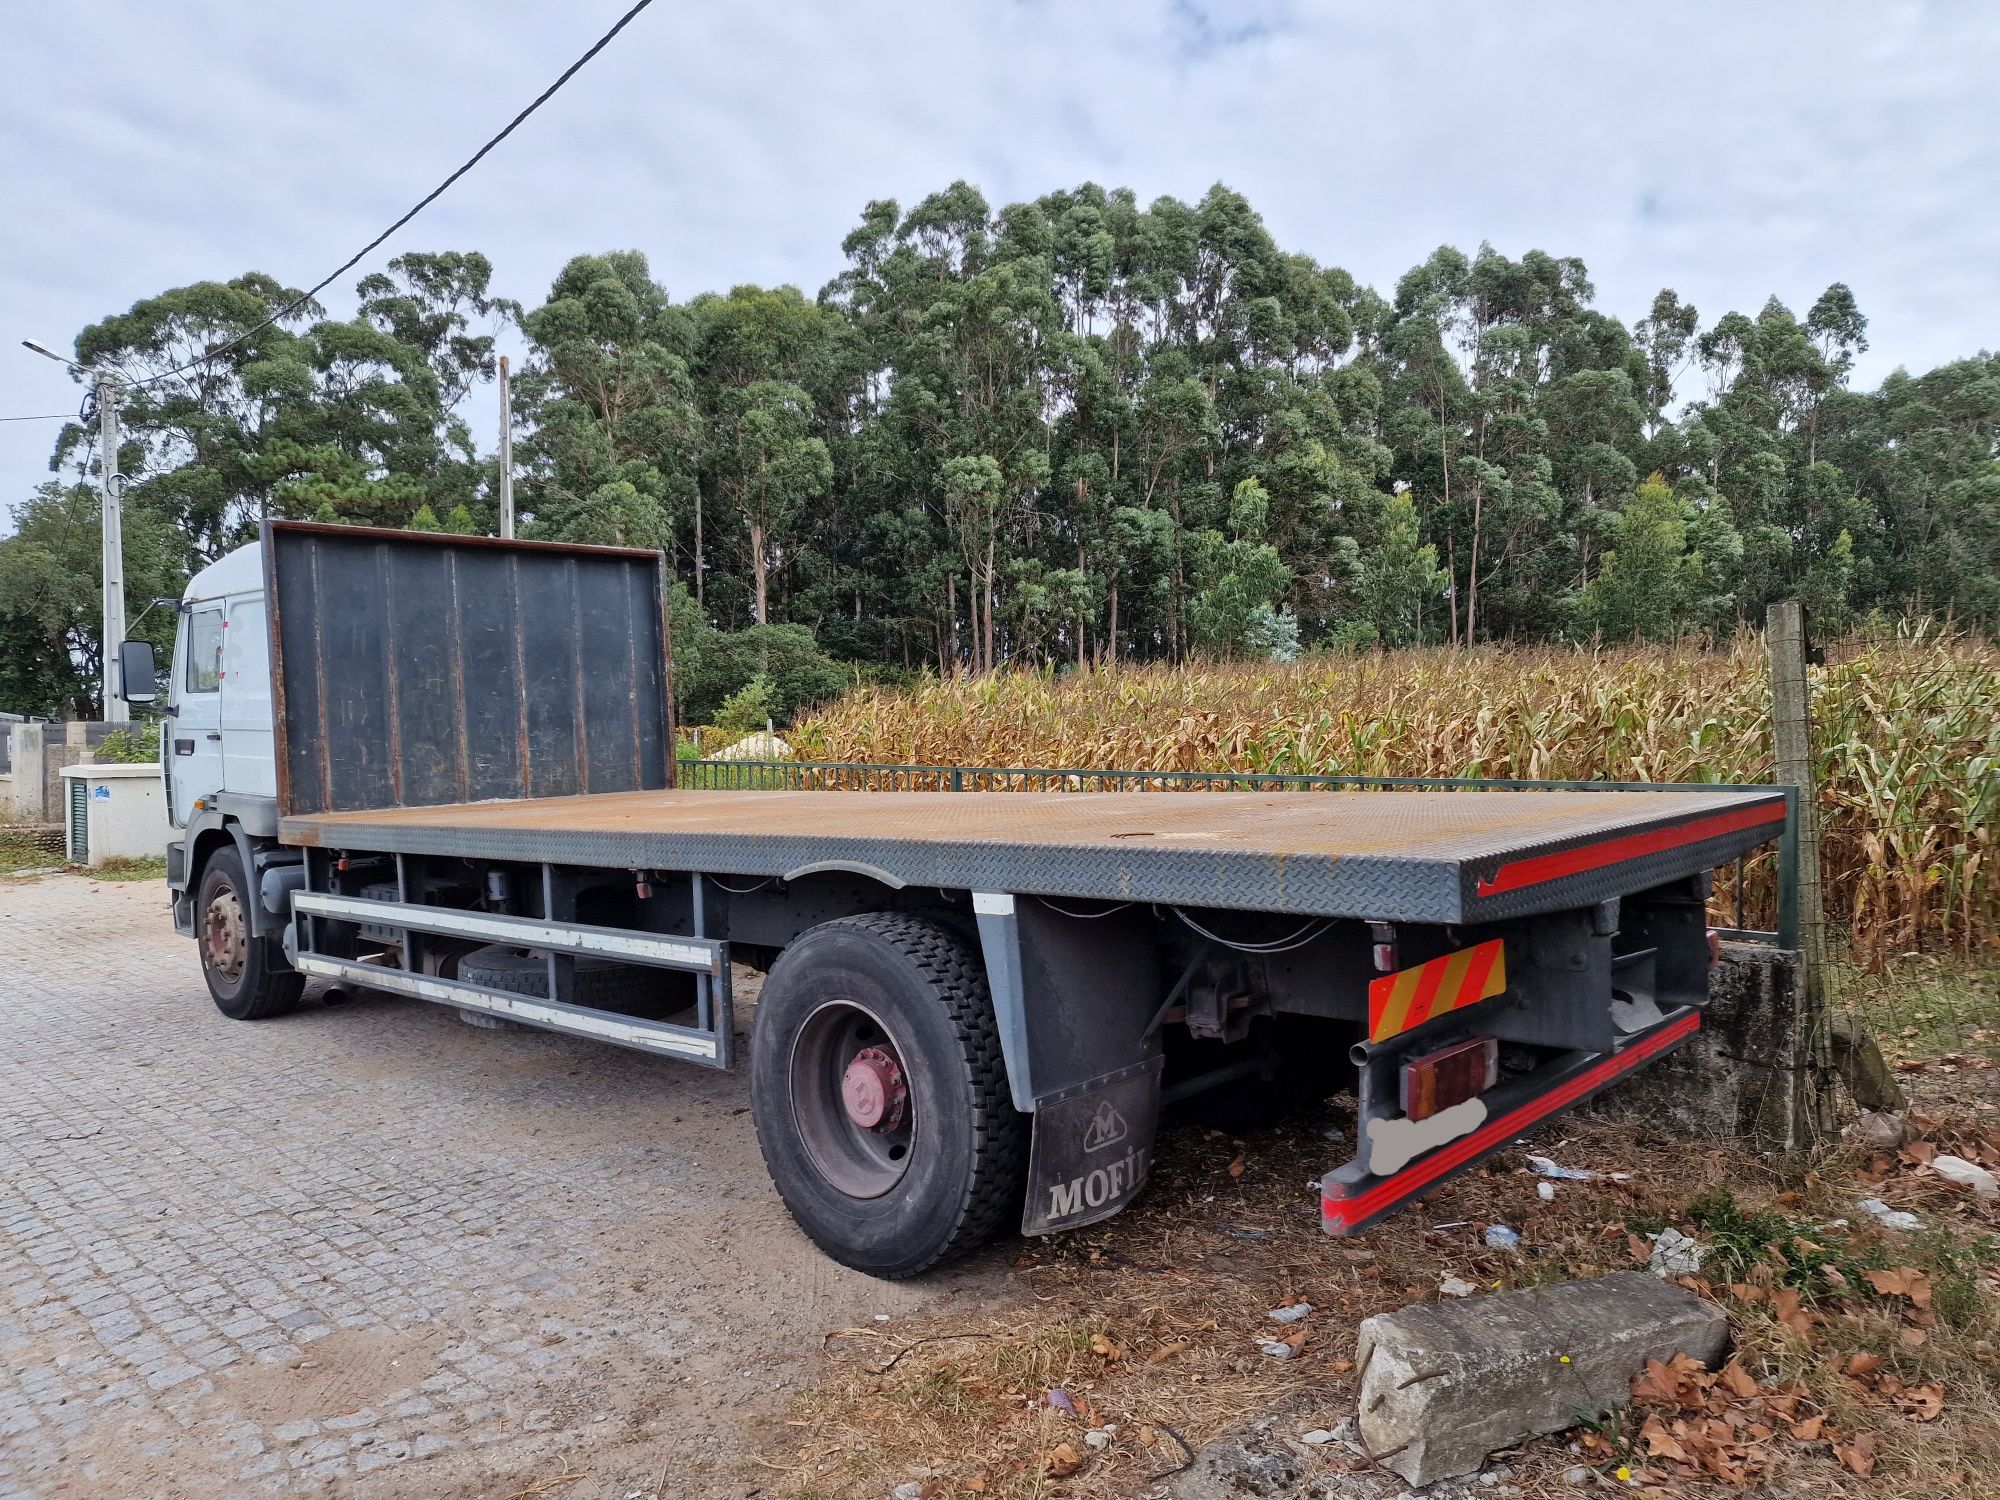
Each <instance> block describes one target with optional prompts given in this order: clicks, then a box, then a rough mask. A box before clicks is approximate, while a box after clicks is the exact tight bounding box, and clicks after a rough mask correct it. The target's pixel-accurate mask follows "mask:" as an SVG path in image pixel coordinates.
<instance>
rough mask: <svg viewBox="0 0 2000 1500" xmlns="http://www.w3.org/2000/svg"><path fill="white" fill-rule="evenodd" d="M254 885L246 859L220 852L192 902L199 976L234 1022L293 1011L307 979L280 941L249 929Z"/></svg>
mask: <svg viewBox="0 0 2000 1500" xmlns="http://www.w3.org/2000/svg"><path fill="white" fill-rule="evenodd" d="M253 899H254V898H253V896H252V895H251V892H250V883H249V881H248V880H247V879H246V878H245V876H244V873H243V858H242V856H241V855H240V854H238V853H237V852H236V850H234V849H218V850H217V851H216V852H215V853H214V854H212V855H210V856H209V861H208V863H207V865H205V866H204V867H203V868H202V872H201V884H200V886H199V887H197V890H196V895H195V903H194V936H195V942H196V944H197V945H198V946H199V947H200V949H201V977H202V978H203V979H205V980H207V981H208V992H209V994H210V995H212V996H213V997H214V999H215V1008H216V1009H217V1010H219V1011H221V1012H222V1013H223V1014H224V1015H225V1016H227V1017H229V1019H230V1020H232V1021H261V1020H263V1019H264V1018H265V1017H266V1016H275V1015H277V1014H278V1013H279V1012H280V1011H286V1010H290V1009H291V1008H292V1006H293V1004H295V1003H296V1002H297V1000H298V998H299V995H300V993H301V992H302V991H303V990H304V989H305V987H306V977H305V975H303V974H300V973H298V972H296V971H295V970H294V969H293V968H292V967H291V966H290V965H289V964H287V963H286V962H285V958H284V954H283V953H282V952H281V951H280V950H279V948H278V945H277V944H276V943H273V942H271V941H270V940H269V939H266V938H259V937H256V936H254V935H253V934H252V933H251V931H250V902H251V901H252V900H253Z"/></svg>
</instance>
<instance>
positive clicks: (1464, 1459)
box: [1356, 1271, 1729, 1485]
mask: <svg viewBox="0 0 2000 1500" xmlns="http://www.w3.org/2000/svg"><path fill="white" fill-rule="evenodd" d="M1728 1344H1729V1320H1728V1319H1727V1318H1726V1317H1724V1316H1723V1313H1722V1309H1721V1308H1719V1307H1716V1306H1714V1305H1713V1304H1711V1303H1707V1302H1704V1301H1702V1300H1701V1298H1699V1297H1697V1296H1696V1295H1695V1294H1694V1293H1693V1292H1690V1291H1688V1290H1687V1289H1686V1288H1684V1287H1679V1286H1674V1285H1671V1284H1670V1283H1668V1282H1665V1281H1662V1280H1660V1279H1659V1278H1658V1277H1655V1276H1650V1275H1648V1274H1646V1273H1645V1272H1643V1271H1621V1272H1619V1273H1618V1274H1616V1275H1614V1276H1600V1277H1598V1278H1597V1279H1596V1280H1595V1281H1568V1282H1560V1283H1558V1284H1556V1285H1554V1286H1541V1287H1531V1288H1529V1289H1528V1290H1526V1291H1519V1292H1499V1293H1495V1294H1494V1295H1493V1296H1490V1297H1473V1298H1469V1299H1467V1300H1466V1301H1463V1302H1431V1303H1424V1304H1421V1305H1419V1306H1416V1307H1406V1308H1403V1309H1402V1310H1401V1311H1399V1312H1392V1313H1383V1314H1382V1315H1380V1316H1379V1317H1373V1318H1369V1319H1367V1320H1366V1321H1365V1322H1363V1323H1362V1325H1361V1333H1360V1340H1359V1344H1358V1347H1357V1351H1356V1357H1357V1359H1358V1361H1359V1363H1360V1366H1361V1414H1360V1425H1361V1441H1362V1443H1363V1444H1364V1445H1365V1446H1366V1448H1367V1450H1368V1452H1369V1453H1370V1454H1371V1455H1372V1456H1373V1457H1374V1458H1375V1459H1376V1461H1377V1462H1379V1463H1380V1464H1382V1466H1383V1467H1385V1468H1387V1469H1389V1470H1391V1471H1392V1472H1393V1473H1395V1474H1397V1475H1399V1476H1400V1477H1401V1478H1402V1479H1404V1480H1405V1481H1407V1482H1408V1483H1410V1484H1415V1485H1426V1484H1429V1483H1431V1482H1432V1481H1433V1480H1437V1479H1444V1478H1448V1477H1449V1476H1451V1475H1454V1474H1470V1473H1472V1472H1473V1471H1474V1470H1476V1469H1477V1468H1479V1466H1480V1465H1481V1464H1482V1463H1483V1462H1485V1459H1486V1455H1487V1454H1488V1453H1491V1452H1492V1451H1493V1450H1494V1449H1496V1448H1504V1447H1507V1446H1508V1445H1509V1444H1512V1443H1517V1442H1519V1441H1521V1440H1522V1439H1523V1438H1529V1437H1534V1436H1536V1435H1538V1434H1540V1433H1545V1432H1560V1431H1562V1430H1563V1429H1564V1428H1566V1427H1573V1426H1575V1425H1576V1423H1577V1422H1578V1421H1581V1420H1585V1419H1587V1418H1590V1417H1594V1416H1597V1415H1599V1414H1600V1413H1603V1412H1607V1411H1615V1410H1617V1409H1618V1408H1620V1407H1622V1406H1623V1405H1624V1404H1625V1403H1626V1401H1627V1400H1628V1399H1629V1398H1630V1395H1631V1384H1632V1377H1633V1376H1634V1375H1636V1374H1638V1372H1639V1371H1640V1370H1642V1369H1644V1368H1645V1364H1646V1361H1647V1360H1649V1359H1657V1360H1662V1361H1665V1360H1669V1359H1671V1358H1673V1356H1674V1355H1676V1354H1686V1355H1688V1356H1690V1357H1692V1358H1694V1359H1698V1360H1700V1361H1701V1362H1702V1363H1703V1364H1712V1363H1714V1362H1715V1361H1716V1360H1717V1359H1719V1358H1720V1357H1721V1356H1722V1353H1723V1351H1724V1350H1725V1349H1726V1348H1727V1347H1728Z"/></svg>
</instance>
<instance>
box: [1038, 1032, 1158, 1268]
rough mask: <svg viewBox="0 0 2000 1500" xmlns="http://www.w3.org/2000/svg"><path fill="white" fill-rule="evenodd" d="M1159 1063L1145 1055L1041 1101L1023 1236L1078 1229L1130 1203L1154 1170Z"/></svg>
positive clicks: (1156, 1059)
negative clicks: (1154, 1133)
mask: <svg viewBox="0 0 2000 1500" xmlns="http://www.w3.org/2000/svg"><path fill="white" fill-rule="evenodd" d="M1165 1066H1166V1062H1165V1059H1163V1058H1157V1057H1155V1058H1149V1059H1147V1060H1146V1061H1145V1062H1142V1063H1137V1064H1134V1065H1133V1066H1132V1067H1129V1068H1120V1069H1119V1070H1118V1071H1117V1072H1115V1073H1109V1074H1106V1075H1105V1076H1104V1077H1102V1078H1097V1079H1093V1080H1091V1081H1090V1082H1089V1083H1085V1084H1080V1085H1079V1086H1078V1087H1076V1088H1073V1089H1066V1090H1064V1091H1063V1092H1062V1093H1061V1094H1059V1095H1056V1096H1055V1097H1053V1098H1050V1099H1045V1100H1043V1101H1042V1102H1041V1103H1040V1105H1039V1106H1038V1107H1037V1108H1036V1110H1035V1137H1034V1146H1033V1148H1032V1150H1031V1151H1030V1153H1029V1157H1028V1197H1027V1202H1026V1204H1025V1205H1024V1206H1023V1208H1022V1211H1021V1233H1023V1234H1054V1233H1056V1232H1057V1231H1058V1230H1063V1229H1080V1228H1082V1227H1083V1226H1084V1225H1086V1224H1095V1223H1097V1222H1098V1220H1100V1219H1108V1218H1110V1217H1111V1216H1112V1215H1113V1214H1115V1213H1117V1212H1118V1211H1119V1210H1120V1209H1121V1208H1123V1207H1124V1206H1125V1205H1126V1204H1127V1203H1130V1202H1131V1201H1132V1199H1133V1197H1134V1195H1136V1194H1137V1193H1138V1191H1139V1189H1140V1188H1141V1187H1143V1186H1144V1185H1145V1182H1146V1175H1147V1173H1149V1172H1150V1171H1151V1170H1152V1167H1153V1131H1154V1129H1155V1127H1156V1126H1157V1125H1158V1124H1159V1120H1160V1072H1161V1070H1162V1069H1163V1068H1164V1067H1165Z"/></svg>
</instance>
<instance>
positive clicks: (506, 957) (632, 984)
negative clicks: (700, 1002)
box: [458, 947, 695, 1028]
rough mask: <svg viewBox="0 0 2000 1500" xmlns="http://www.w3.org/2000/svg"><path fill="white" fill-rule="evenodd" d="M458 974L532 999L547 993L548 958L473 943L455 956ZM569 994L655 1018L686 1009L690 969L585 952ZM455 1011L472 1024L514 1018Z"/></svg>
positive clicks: (595, 1005) (690, 1000) (690, 999)
mask: <svg viewBox="0 0 2000 1500" xmlns="http://www.w3.org/2000/svg"><path fill="white" fill-rule="evenodd" d="M458 977H459V978H460V979H463V980H464V981H465V982H466V983H467V984H477V985H484V986H485V987H486V988H487V989H489V990H504V991H505V992H506V993H508V994H510V995H529V996H532V997H533V998H535V999H537V1000H546V999H548V997H549V966H548V960H547V959H546V958H545V957H544V956H543V955H542V954H540V953H534V952H527V953H524V952H522V951H521V950H520V949H519V948H503V947H489V948H476V949H474V950H473V951H472V952H470V953H468V954H466V955H465V956H464V957H463V958H461V959H460V960H459V961H458ZM571 994H572V999H573V1002H574V1003H575V1004H577V1005H583V1006H588V1007H589V1008H590V1009H592V1010H614V1011H617V1012H618V1013H619V1014H620V1015H627V1016H638V1017H640V1018H642V1019H645V1020H655V1021H656V1020H660V1019H662V1018H664V1017H666V1016H670V1015H674V1014H676V1013H678V1012H680V1011H683V1010H686V1009H687V1008H688V1007H689V1006H691V1005H693V1004H694V998H695V997H694V979H693V976H692V975H688V974H680V973H676V972H674V971H673V970H670V969H653V968H642V967H640V966H638V965H635V964H621V963H619V962H617V961H616V960H615V959H610V958H600V957H598V956H597V955H595V954H590V953H584V954H578V955H577V959H576V980H575V988H574V989H573V990H572V992H571ZM458 1014H459V1019H460V1020H462V1021H467V1022H470V1023H471V1024H472V1025H474V1026H487V1027H495V1028H504V1027H508V1026H511V1025H513V1024H514V1023H513V1022H511V1021H508V1020H506V1019H504V1018H502V1017H500V1016H495V1015H491V1014H489V1013H488V1012H486V1011H483V1010H469V1009H461V1010H460V1011H459V1013H458Z"/></svg>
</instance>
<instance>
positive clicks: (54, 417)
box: [0, 411, 76, 422]
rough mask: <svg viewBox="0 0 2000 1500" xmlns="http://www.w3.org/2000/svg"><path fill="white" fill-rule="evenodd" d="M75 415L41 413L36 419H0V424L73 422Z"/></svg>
mask: <svg viewBox="0 0 2000 1500" xmlns="http://www.w3.org/2000/svg"><path fill="white" fill-rule="evenodd" d="M75 420H76V413H74V412H67V411H50V412H43V413H42V414H41V415H40V416H38V417H0V422H74V421H75Z"/></svg>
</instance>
